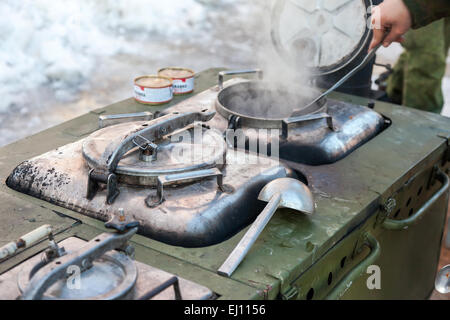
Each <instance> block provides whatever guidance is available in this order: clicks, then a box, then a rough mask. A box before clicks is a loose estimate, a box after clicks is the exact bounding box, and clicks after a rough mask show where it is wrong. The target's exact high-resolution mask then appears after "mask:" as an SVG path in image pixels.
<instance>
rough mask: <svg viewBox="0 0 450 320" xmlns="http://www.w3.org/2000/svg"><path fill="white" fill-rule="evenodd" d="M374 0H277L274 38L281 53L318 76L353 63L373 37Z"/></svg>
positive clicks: (288, 60) (273, 19) (285, 58)
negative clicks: (371, 17)
mask: <svg viewBox="0 0 450 320" xmlns="http://www.w3.org/2000/svg"><path fill="white" fill-rule="evenodd" d="M371 6H372V0H277V1H276V2H275V4H274V7H273V11H272V25H271V36H272V41H273V43H274V45H275V48H276V50H277V52H278V53H279V54H280V55H281V56H282V58H283V59H284V60H285V61H286V62H287V63H289V64H290V65H294V66H302V67H306V68H308V69H310V70H311V74H312V75H315V76H323V75H327V74H331V73H334V72H336V71H338V70H340V69H342V68H344V67H345V66H347V65H348V64H350V63H351V62H352V61H353V60H354V59H355V58H356V57H357V56H358V55H359V54H360V53H362V51H363V49H364V48H365V47H366V45H367V44H368V42H369V40H370V37H371V30H370V28H369V26H370V24H369V23H368V19H369V17H370V7H371Z"/></svg>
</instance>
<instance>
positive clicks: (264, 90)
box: [216, 81, 327, 129]
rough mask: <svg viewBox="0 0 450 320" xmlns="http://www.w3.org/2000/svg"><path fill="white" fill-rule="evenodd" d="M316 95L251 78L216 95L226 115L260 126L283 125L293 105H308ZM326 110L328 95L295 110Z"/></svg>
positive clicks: (218, 107) (219, 108) (219, 109)
mask: <svg viewBox="0 0 450 320" xmlns="http://www.w3.org/2000/svg"><path fill="white" fill-rule="evenodd" d="M312 99H313V98H311V97H308V96H304V95H300V94H296V93H293V92H291V91H288V90H282V89H280V90H275V89H273V88H271V86H270V84H268V83H265V82H256V81H248V82H242V83H238V84H234V85H231V86H229V87H227V88H225V89H223V90H221V91H220V93H219V94H218V96H217V100H216V110H217V112H218V113H219V114H221V115H222V116H223V117H225V118H226V119H230V118H231V117H232V116H235V117H239V122H240V124H241V125H242V126H244V127H252V128H261V129H282V128H283V121H284V120H285V119H287V118H289V117H290V116H291V114H292V112H293V110H294V109H299V108H298V106H299V105H300V106H301V105H307V104H308V103H309V101H311V100H312ZM326 112H327V99H326V98H324V99H322V100H320V101H319V102H317V103H316V104H313V105H312V106H310V107H308V108H305V109H303V110H302V109H301V108H300V111H299V112H296V116H306V115H311V114H319V113H326Z"/></svg>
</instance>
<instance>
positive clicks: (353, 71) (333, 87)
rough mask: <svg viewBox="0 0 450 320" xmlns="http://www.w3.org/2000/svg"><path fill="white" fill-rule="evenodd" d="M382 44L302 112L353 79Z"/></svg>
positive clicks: (293, 114) (294, 112)
mask: <svg viewBox="0 0 450 320" xmlns="http://www.w3.org/2000/svg"><path fill="white" fill-rule="evenodd" d="M382 43H383V42H381V43H379V44H378V45H377V46H376V47H375V48H373V49H372V50H371V51H370V52H369V53H368V54H367V56H366V57H365V58H364V60H363V61H362V62H361V63H360V64H359V65H358V66H356V67H355V68H354V69H352V70H351V71H350V72H349V73H347V74H346V75H345V76H343V77H342V78H341V79H340V80H339V81H338V82H336V83H335V84H334V85H333V86H332V87H331V88H330V89H328V90H327V91H325V92H324V93H322V94H321V95H320V96H318V97H317V98H315V99H314V100H313V101H311V102H310V103H309V104H307V105H306V106H305V107H302V110H304V109H306V108H308V107H310V106H312V105H313V104H315V103H317V102H318V101H319V100H321V99H323V98H325V97H326V96H328V95H329V94H330V93H331V92H333V91H334V90H336V89H337V88H339V87H340V86H341V85H343V84H344V83H345V82H346V81H347V80H348V79H350V78H351V77H353V76H354V75H355V73H357V72H358V71H360V70H361V69H362V68H364V67H365V66H366V65H367V63H369V61H370V60H371V59H372V58H373V57H375V54H376V53H377V51H378V49H379V48H380V47H381V45H382ZM296 111H297V110H294V111H293V113H292V115H291V117H295V116H296Z"/></svg>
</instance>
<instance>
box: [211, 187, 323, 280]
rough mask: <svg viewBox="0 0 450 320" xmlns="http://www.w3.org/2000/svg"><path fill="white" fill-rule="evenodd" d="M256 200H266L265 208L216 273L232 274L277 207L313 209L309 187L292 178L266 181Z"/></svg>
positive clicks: (306, 210)
mask: <svg viewBox="0 0 450 320" xmlns="http://www.w3.org/2000/svg"><path fill="white" fill-rule="evenodd" d="M258 200H260V201H264V202H268V204H267V206H266V208H265V209H264V210H263V211H262V212H261V213H260V215H259V216H258V218H257V219H256V220H255V222H254V223H253V224H252V226H251V227H250V229H249V230H248V231H247V233H246V234H245V235H244V237H243V238H242V239H241V241H240V242H239V244H238V245H237V246H236V248H235V249H234V250H233V252H232V253H231V254H230V255H229V256H228V258H227V260H226V261H225V262H224V263H223V264H222V266H221V267H220V268H219V270H218V274H220V275H222V276H226V277H230V276H231V275H232V274H233V272H234V270H236V268H237V267H238V266H239V264H240V263H241V262H242V260H243V259H244V257H245V256H246V255H247V253H248V251H249V250H250V248H251V247H252V246H253V244H254V243H255V241H256V239H258V237H259V235H260V234H261V232H262V231H263V230H264V228H265V227H266V225H267V224H268V223H269V221H270V219H271V218H272V216H273V215H274V214H275V212H276V211H277V209H278V208H290V209H293V210H296V211H299V212H302V213H305V214H308V215H311V214H313V213H314V211H315V205H314V198H313V195H312V193H311V191H310V190H309V188H308V187H307V186H306V185H305V184H303V183H302V182H300V181H298V180H295V179H292V178H281V179H277V180H274V181H272V182H270V183H268V184H267V185H266V186H265V187H264V188H263V190H262V191H261V193H260V194H259V196H258Z"/></svg>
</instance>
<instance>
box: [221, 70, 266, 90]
mask: <svg viewBox="0 0 450 320" xmlns="http://www.w3.org/2000/svg"><path fill="white" fill-rule="evenodd" d="M251 73H256V74H257V75H258V78H259V79H260V80H262V79H263V77H264V72H263V71H262V70H260V69H249V70H232V71H222V72H219V82H218V86H219V90H222V89H223V81H224V77H225V76H236V75H241V74H251Z"/></svg>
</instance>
